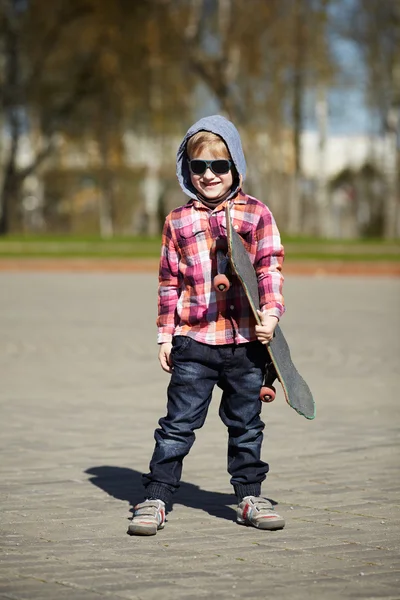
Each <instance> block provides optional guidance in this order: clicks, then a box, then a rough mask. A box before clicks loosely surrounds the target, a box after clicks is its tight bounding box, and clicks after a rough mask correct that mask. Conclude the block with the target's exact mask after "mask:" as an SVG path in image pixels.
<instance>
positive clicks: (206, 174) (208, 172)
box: [203, 167, 215, 179]
mask: <svg viewBox="0 0 400 600" xmlns="http://www.w3.org/2000/svg"><path fill="white" fill-rule="evenodd" d="M203 177H204V178H205V179H214V177H215V175H214V173H213V172H212V171H211V169H210V167H207V170H206V171H205V172H204V174H203Z"/></svg>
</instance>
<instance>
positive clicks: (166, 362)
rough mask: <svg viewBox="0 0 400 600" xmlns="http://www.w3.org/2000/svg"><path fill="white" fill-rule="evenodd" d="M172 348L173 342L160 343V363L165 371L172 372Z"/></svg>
mask: <svg viewBox="0 0 400 600" xmlns="http://www.w3.org/2000/svg"><path fill="white" fill-rule="evenodd" d="M171 350H172V344H171V342H164V343H163V344H160V349H159V351H158V360H159V361H160V365H161V367H162V369H163V371H165V372H166V373H172V361H171Z"/></svg>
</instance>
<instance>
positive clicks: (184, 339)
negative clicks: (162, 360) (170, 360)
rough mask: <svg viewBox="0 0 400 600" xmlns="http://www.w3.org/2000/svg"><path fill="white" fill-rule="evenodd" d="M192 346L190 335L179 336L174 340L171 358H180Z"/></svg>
mask: <svg viewBox="0 0 400 600" xmlns="http://www.w3.org/2000/svg"><path fill="white" fill-rule="evenodd" d="M189 344H190V337H189V336H188V335H177V336H176V337H174V338H173V340H172V350H171V356H179V354H182V352H184V351H185V350H186V348H187V347H188V346H189Z"/></svg>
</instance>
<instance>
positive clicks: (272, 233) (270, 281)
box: [254, 207, 285, 319]
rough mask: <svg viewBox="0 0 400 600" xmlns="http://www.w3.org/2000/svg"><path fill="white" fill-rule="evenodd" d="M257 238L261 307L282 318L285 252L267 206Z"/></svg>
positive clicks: (255, 265)
mask: <svg viewBox="0 0 400 600" xmlns="http://www.w3.org/2000/svg"><path fill="white" fill-rule="evenodd" d="M256 238H257V252H256V257H255V261H254V267H255V270H256V273H257V278H258V290H259V295H260V307H261V310H262V312H263V313H267V314H269V315H273V316H275V317H277V318H278V319H280V318H281V316H282V315H283V313H284V312H285V304H284V298H283V295H282V287H283V275H282V265H283V260H284V256H285V252H284V248H283V246H282V243H281V236H280V234H279V230H278V227H277V225H276V223H275V219H274V217H273V215H272V213H271V211H270V210H269V209H268V208H267V207H265V210H263V212H262V215H261V218H260V220H259V222H258V225H257V228H256Z"/></svg>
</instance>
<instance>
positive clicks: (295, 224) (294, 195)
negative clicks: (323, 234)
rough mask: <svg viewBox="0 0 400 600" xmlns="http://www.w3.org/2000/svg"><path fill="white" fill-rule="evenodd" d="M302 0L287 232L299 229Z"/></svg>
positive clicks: (297, 23)
mask: <svg viewBox="0 0 400 600" xmlns="http://www.w3.org/2000/svg"><path fill="white" fill-rule="evenodd" d="M303 12H304V11H303V0H296V2H295V13H294V52H295V54H294V64H293V104H292V118H293V153H294V177H293V183H292V190H291V193H290V195H289V206H288V226H287V231H288V233H292V234H298V233H300V231H301V211H302V199H301V176H302V167H301V133H302V129H303V91H304V35H303V27H304V22H303V18H304V15H303Z"/></svg>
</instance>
